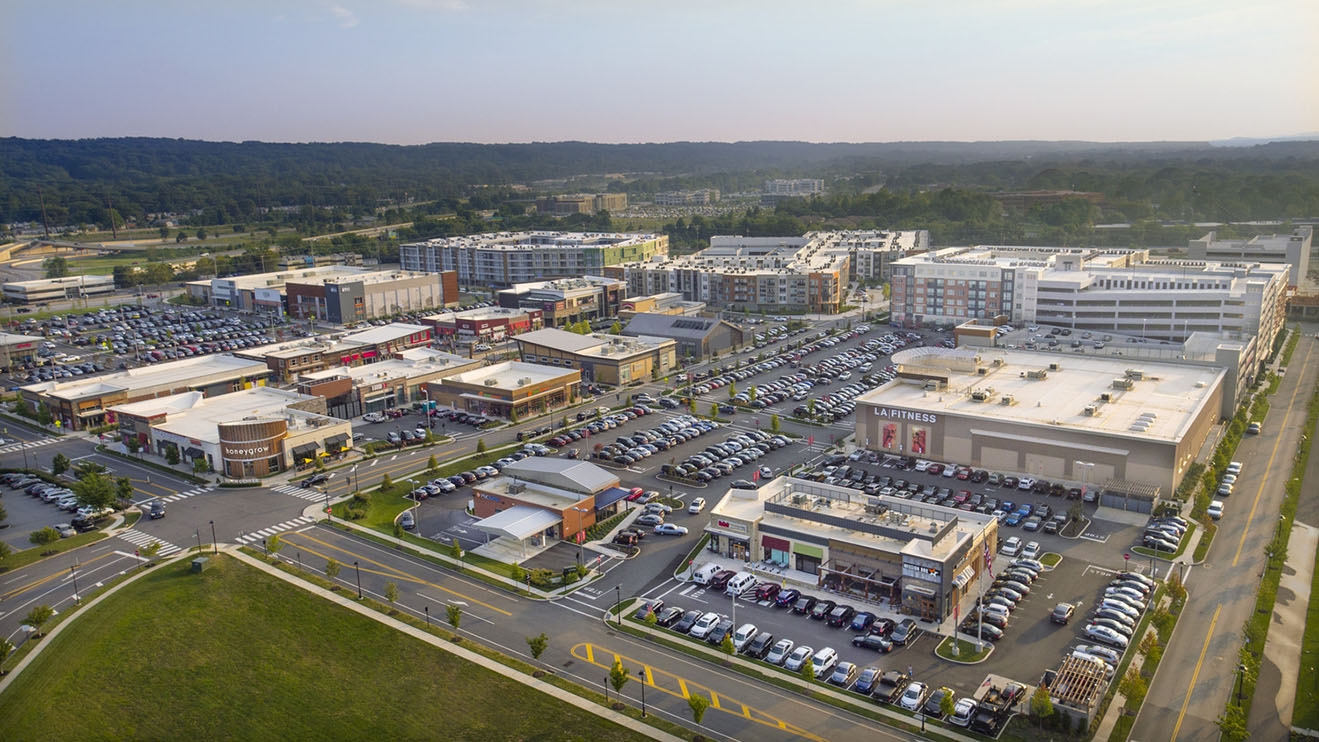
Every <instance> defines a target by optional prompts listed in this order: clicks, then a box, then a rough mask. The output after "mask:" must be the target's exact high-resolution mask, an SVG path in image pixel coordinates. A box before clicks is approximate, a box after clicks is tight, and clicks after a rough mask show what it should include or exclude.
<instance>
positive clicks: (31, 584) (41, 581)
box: [0, 551, 114, 600]
mask: <svg viewBox="0 0 1319 742" xmlns="http://www.w3.org/2000/svg"><path fill="white" fill-rule="evenodd" d="M108 556H114V552H113V551H110V552H106V553H104V554H102V555H100V556H98V557H92V558H91V559H88V560H87V561H85V562H83V563H81V564H79V565H78V566H79V567H80V568H81V567H86V566H87V565H89V564H91V563H92V562H94V561H96V560H98V559H104V558H106V557H108ZM68 574H69V573H68V572H66V571H64V570H60V571H59V572H56V573H55V574H52V575H46V576H45V577H42V578H40V579H37V580H33V581H32V582H29V583H28V584H26V585H22V586H20V587H16V588H14V589H12V590H10V591H9V592H7V593H4V594H3V595H0V600H8V599H9V598H13V597H17V596H19V595H22V594H23V593H25V592H27V591H28V590H31V589H32V588H35V587H41V586H42V585H44V584H46V583H47V582H50V581H51V580H54V579H56V578H58V577H65V576H67V575H68Z"/></svg>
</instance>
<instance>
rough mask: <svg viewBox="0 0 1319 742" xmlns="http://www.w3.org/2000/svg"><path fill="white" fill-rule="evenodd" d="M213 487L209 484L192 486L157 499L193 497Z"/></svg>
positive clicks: (173, 500) (167, 500)
mask: <svg viewBox="0 0 1319 742" xmlns="http://www.w3.org/2000/svg"><path fill="white" fill-rule="evenodd" d="M214 489H215V486H214V485H210V486H206V487H193V488H192V489H190V490H187V491H184V492H179V493H178V494H174V495H166V496H164V497H161V498H158V499H160V500H161V501H163V502H177V501H178V500H184V499H187V498H189V497H195V496H197V495H201V494H205V493H207V492H210V491H212V490H214Z"/></svg>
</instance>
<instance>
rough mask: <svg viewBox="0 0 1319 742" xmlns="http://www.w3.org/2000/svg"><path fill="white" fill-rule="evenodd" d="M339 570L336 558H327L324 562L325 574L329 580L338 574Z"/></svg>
mask: <svg viewBox="0 0 1319 742" xmlns="http://www.w3.org/2000/svg"><path fill="white" fill-rule="evenodd" d="M339 570H340V566H339V561H338V560H337V559H329V560H327V561H326V562H325V576H326V577H328V578H330V579H331V580H333V579H334V578H336V577H338V576H339Z"/></svg>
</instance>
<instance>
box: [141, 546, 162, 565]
mask: <svg viewBox="0 0 1319 742" xmlns="http://www.w3.org/2000/svg"><path fill="white" fill-rule="evenodd" d="M159 553H160V542H159V541H152V542H151V543H149V544H147V545H146V546H144V547H142V556H143V557H145V558H146V560H147V564H151V563H152V562H154V561H155V560H156V555H157V554H159Z"/></svg>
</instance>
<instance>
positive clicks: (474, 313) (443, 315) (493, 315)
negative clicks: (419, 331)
mask: <svg viewBox="0 0 1319 742" xmlns="http://www.w3.org/2000/svg"><path fill="white" fill-rule="evenodd" d="M526 314H527V310H526V309H522V308H520V307H480V308H477V309H466V310H463V311H459V312H440V313H439V314H432V315H429V316H426V317H422V319H424V320H429V321H431V322H456V321H457V320H460V319H466V320H482V319H510V318H513V317H523V316H525V315H526Z"/></svg>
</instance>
